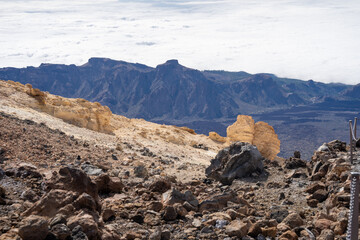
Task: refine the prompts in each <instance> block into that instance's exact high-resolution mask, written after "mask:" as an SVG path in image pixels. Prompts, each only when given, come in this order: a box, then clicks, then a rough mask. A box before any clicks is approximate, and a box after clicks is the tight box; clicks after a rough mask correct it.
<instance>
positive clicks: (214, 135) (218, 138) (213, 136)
mask: <svg viewBox="0 0 360 240" xmlns="http://www.w3.org/2000/svg"><path fill="white" fill-rule="evenodd" d="M209 138H210V139H211V140H213V141H216V142H221V143H225V142H226V137H222V136H220V135H219V134H218V133H217V132H209Z"/></svg>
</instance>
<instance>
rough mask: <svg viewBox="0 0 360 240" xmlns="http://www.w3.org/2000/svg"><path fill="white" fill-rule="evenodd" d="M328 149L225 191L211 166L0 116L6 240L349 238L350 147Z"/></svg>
mask: <svg viewBox="0 0 360 240" xmlns="http://www.w3.org/2000/svg"><path fill="white" fill-rule="evenodd" d="M84 139H85V140H84ZM103 141H105V140H104V139H103ZM197 147H198V148H193V149H194V150H196V151H203V152H207V151H209V150H206V146H204V145H200V146H197ZM322 150H323V151H319V152H315V154H314V156H313V158H312V161H311V162H305V161H303V160H301V159H300V158H299V156H298V155H297V156H296V157H293V158H290V159H286V160H280V159H277V160H274V161H269V160H264V161H263V164H264V170H263V171H262V172H254V173H252V174H250V175H249V176H247V177H244V178H241V179H236V180H234V181H233V182H232V184H230V185H223V184H221V183H220V182H218V181H216V180H213V179H209V178H206V176H205V174H204V173H205V168H206V167H207V166H208V165H210V159H211V157H209V162H208V164H207V165H206V164H204V165H202V164H197V165H194V164H190V163H189V162H186V161H184V160H183V159H185V157H184V156H168V155H166V152H163V155H161V154H160V155H159V153H157V154H155V153H153V152H152V151H151V150H149V149H148V148H146V146H141V147H140V146H136V145H134V144H130V143H127V142H120V143H119V144H117V145H114V146H113V147H109V146H107V145H106V144H99V141H97V142H96V141H95V140H94V139H89V138H87V139H86V138H85V137H84V138H81V134H79V133H78V135H77V137H74V136H71V135H69V134H67V133H65V132H63V131H62V130H61V129H60V130H59V129H56V128H49V127H48V126H47V125H46V124H44V123H41V122H39V121H38V122H35V121H33V120H29V119H19V118H18V117H16V116H15V114H8V113H3V112H1V113H0V162H1V165H0V166H1V169H0V185H1V188H0V193H1V197H0V213H1V214H0V216H1V217H0V234H2V235H1V237H0V239H315V237H316V239H345V231H346V227H347V216H348V207H349V195H350V194H349V183H350V182H349V170H350V164H349V163H348V160H347V153H346V152H345V151H346V149H345V143H342V142H338V141H334V142H332V143H329V144H328V146H327V147H325V146H324V147H323V148H322ZM185 151H186V149H184V152H185ZM187 157H188V158H191V155H188V156H187ZM178 162H182V163H181V164H180V163H178ZM166 169H169V170H168V171H165V170H166ZM170 169H173V171H170ZM179 171H185V172H187V174H188V175H187V176H188V177H187V178H181V175H182V174H179ZM198 172H202V174H198ZM175 173H177V174H175Z"/></svg>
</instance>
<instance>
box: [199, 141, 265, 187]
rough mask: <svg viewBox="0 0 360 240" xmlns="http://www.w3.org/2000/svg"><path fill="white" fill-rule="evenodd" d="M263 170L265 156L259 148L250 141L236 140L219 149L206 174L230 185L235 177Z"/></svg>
mask: <svg viewBox="0 0 360 240" xmlns="http://www.w3.org/2000/svg"><path fill="white" fill-rule="evenodd" d="M263 170H264V165H263V157H262V156H261V154H260V152H259V150H258V149H257V148H256V147H255V146H253V145H251V144H249V143H244V142H236V143H233V144H231V145H230V147H227V148H224V149H223V150H221V151H219V153H218V154H217V155H216V157H215V159H212V160H211V165H210V166H209V167H208V168H207V169H206V170H205V174H206V176H207V177H209V178H213V179H215V180H218V181H220V182H221V183H222V184H227V185H230V184H231V183H232V182H233V181H234V179H235V178H242V177H247V176H250V175H251V174H252V173H254V172H263Z"/></svg>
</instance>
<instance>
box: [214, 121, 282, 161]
mask: <svg viewBox="0 0 360 240" xmlns="http://www.w3.org/2000/svg"><path fill="white" fill-rule="evenodd" d="M226 134H227V137H221V136H220V135H219V134H217V133H216V132H210V133H209V137H210V139H212V140H214V141H218V142H226V143H227V144H228V145H230V144H231V143H233V142H236V141H240V142H248V143H251V144H253V145H255V146H256V147H257V148H258V150H259V152H260V153H261V155H263V157H265V158H267V159H270V160H274V158H275V157H276V155H277V154H278V153H279V152H280V140H279V138H278V136H277V134H276V133H275V131H274V128H273V127H272V126H270V125H269V124H267V123H265V122H257V123H255V121H254V119H253V118H252V117H251V116H246V115H238V117H237V120H236V122H235V123H234V124H232V125H230V126H229V127H228V128H227V129H226Z"/></svg>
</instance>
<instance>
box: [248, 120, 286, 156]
mask: <svg viewBox="0 0 360 240" xmlns="http://www.w3.org/2000/svg"><path fill="white" fill-rule="evenodd" d="M252 144H253V145H255V146H256V147H257V148H258V149H259V152H260V153H261V154H262V155H263V156H264V157H266V158H267V159H270V160H273V159H274V158H275V157H276V155H277V154H278V153H279V152H280V140H279V138H278V136H277V134H276V133H275V131H274V128H273V127H272V126H270V125H269V124H267V123H266V122H257V123H255V133H254V140H253V142H252Z"/></svg>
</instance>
